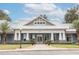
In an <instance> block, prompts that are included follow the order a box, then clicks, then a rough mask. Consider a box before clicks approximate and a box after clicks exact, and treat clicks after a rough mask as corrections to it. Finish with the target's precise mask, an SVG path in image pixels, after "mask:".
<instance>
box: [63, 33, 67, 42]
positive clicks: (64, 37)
mask: <svg viewBox="0 0 79 59" xmlns="http://www.w3.org/2000/svg"><path fill="white" fill-rule="evenodd" d="M63 40H64V41H66V34H65V32H64V33H63Z"/></svg>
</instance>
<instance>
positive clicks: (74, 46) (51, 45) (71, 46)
mask: <svg viewBox="0 0 79 59" xmlns="http://www.w3.org/2000/svg"><path fill="white" fill-rule="evenodd" d="M49 47H51V48H52V47H56V48H79V45H76V44H50V46H49Z"/></svg>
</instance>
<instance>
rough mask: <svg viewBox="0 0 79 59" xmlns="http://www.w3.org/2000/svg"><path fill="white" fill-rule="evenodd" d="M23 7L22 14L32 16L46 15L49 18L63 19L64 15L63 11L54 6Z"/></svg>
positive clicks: (30, 5) (27, 5)
mask: <svg viewBox="0 0 79 59" xmlns="http://www.w3.org/2000/svg"><path fill="white" fill-rule="evenodd" d="M24 6H25V7H24V12H25V13H29V14H33V15H40V14H46V15H47V16H50V17H56V18H57V17H58V18H59V19H63V17H64V14H65V11H64V10H62V9H61V8H59V7H57V6H56V5H55V4H24Z"/></svg>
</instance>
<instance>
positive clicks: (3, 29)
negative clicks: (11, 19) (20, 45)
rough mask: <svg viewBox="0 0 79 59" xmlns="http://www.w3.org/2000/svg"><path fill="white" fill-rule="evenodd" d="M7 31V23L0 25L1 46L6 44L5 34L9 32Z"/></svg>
mask: <svg viewBox="0 0 79 59" xmlns="http://www.w3.org/2000/svg"><path fill="white" fill-rule="evenodd" d="M9 29H10V27H9V25H8V22H7V21H6V22H4V23H2V24H1V25H0V30H1V31H2V35H3V44H6V37H7V32H8V31H9Z"/></svg>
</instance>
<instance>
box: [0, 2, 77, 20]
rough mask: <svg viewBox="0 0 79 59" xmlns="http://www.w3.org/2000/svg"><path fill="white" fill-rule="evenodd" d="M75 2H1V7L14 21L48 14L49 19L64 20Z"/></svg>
mask: <svg viewBox="0 0 79 59" xmlns="http://www.w3.org/2000/svg"><path fill="white" fill-rule="evenodd" d="M75 5H77V4H75V3H55V4H54V3H51V4H50V3H49V4H46V3H36V4H34V3H32V4H29V3H24V4H23V3H22V4H21V3H0V9H1V10H4V11H5V13H7V14H8V15H9V16H10V18H11V19H12V21H16V20H20V19H26V20H27V19H32V17H37V16H39V15H41V14H42V15H44V14H46V15H47V17H48V19H51V20H55V21H60V20H61V21H63V20H64V15H65V13H66V11H67V9H70V8H72V7H73V6H75Z"/></svg>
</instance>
